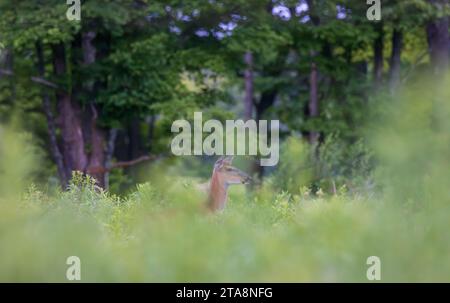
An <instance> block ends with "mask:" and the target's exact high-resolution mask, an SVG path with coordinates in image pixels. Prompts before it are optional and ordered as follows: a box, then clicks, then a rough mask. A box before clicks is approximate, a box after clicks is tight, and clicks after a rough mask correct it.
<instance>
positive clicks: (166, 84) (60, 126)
mask: <svg viewBox="0 0 450 303" xmlns="http://www.w3.org/2000/svg"><path fill="white" fill-rule="evenodd" d="M68 7H69V5H67V4H65V3H63V1H1V2H0V14H1V18H0V19H1V21H0V22H1V25H0V28H1V31H0V35H1V36H0V41H1V44H2V52H1V62H0V65H1V69H0V77H1V78H0V100H1V101H0V119H1V121H2V122H3V123H8V121H9V120H10V119H11V117H17V116H19V117H20V118H19V119H18V120H21V121H22V126H23V128H24V129H25V130H27V131H28V132H31V133H32V134H33V140H34V141H35V142H36V143H37V145H38V146H39V147H40V150H41V152H42V153H44V154H45V157H44V158H43V161H45V165H42V169H41V171H40V172H39V178H40V180H41V182H43V183H46V182H50V183H52V182H53V184H56V183H59V184H61V185H62V186H63V188H65V187H66V186H67V184H68V182H69V180H70V178H71V175H72V172H73V171H81V172H84V173H88V174H90V175H92V176H93V177H95V178H96V179H97V180H98V183H99V185H100V186H101V187H105V188H108V187H109V186H110V184H111V182H112V185H113V188H116V189H117V190H118V189H119V188H121V189H124V188H128V187H129V186H130V185H132V184H134V183H136V182H139V181H142V180H140V179H139V176H138V174H137V173H136V170H137V167H139V166H141V167H142V166H143V165H144V166H145V165H146V166H145V169H147V170H148V169H151V168H149V167H148V164H149V163H151V162H152V161H155V158H157V159H160V158H168V157H171V155H170V149H169V145H170V139H171V137H172V134H171V133H170V125H171V123H172V121H173V120H175V119H179V118H187V119H192V116H193V112H194V111H203V112H204V116H205V119H207V118H216V119H220V120H224V119H227V118H232V119H238V118H243V119H248V118H254V119H257V120H259V119H279V120H280V122H281V124H282V129H281V131H282V137H283V138H287V137H289V136H292V135H294V136H297V137H302V138H303V139H302V140H306V141H308V142H309V143H311V144H313V145H317V143H319V144H318V145H319V146H320V145H321V144H322V143H324V142H327V138H334V139H333V141H335V142H336V144H333V148H335V149H338V150H340V151H341V152H342V153H351V151H349V147H351V146H352V145H353V144H354V143H355V142H359V140H360V139H361V137H362V134H361V131H360V130H361V128H362V126H363V125H364V123H365V121H367V120H368V117H369V116H370V115H372V111H371V110H370V108H371V105H373V104H374V103H375V104H376V103H377V100H378V99H380V97H379V96H380V95H382V96H389V94H391V95H392V94H395V93H396V92H397V91H398V90H399V89H400V88H401V87H402V86H403V85H405V84H407V83H408V82H411V81H414V79H415V78H416V77H417V75H421V74H423V73H429V72H431V73H433V74H435V75H438V74H439V73H441V72H442V71H445V70H446V69H447V65H448V57H449V35H448V5H447V1H445V0H414V1H403V0H400V1H382V20H381V21H380V22H373V21H369V20H367V18H366V11H367V9H368V8H369V7H370V6H369V5H367V4H366V3H365V1H359V0H355V1H335V0H320V1H275V0H274V1H262V0H254V1H253V0H250V1H247V0H245V1H240V0H232V1H218V0H217V1H216V0H214V1H194V0H190V1H158V0H157V1H128V0H126V1H120V0H119V1H102V0H99V1H82V5H81V16H82V17H81V21H80V22H77V21H69V20H67V18H66V11H67V9H68ZM383 98H384V97H383ZM384 110H386V111H389V104H386V108H385V109H384ZM335 142H333V143H335ZM337 145H339V147H338V146H337ZM359 152H362V151H359ZM354 153H358V151H355V152H354ZM349 156H350V155H349ZM316 160H317V159H316ZM329 160H330V159H328V160H327V161H329ZM339 161H341V162H342V161H345V159H336V161H335V162H336V163H329V164H330V165H331V166H333V165H334V166H340V167H343V168H344V170H347V171H348V170H350V169H351V166H352V164H351V163H348V162H349V161H350V162H351V161H352V159H348V161H347V163H341V162H339ZM249 165H250V166H249V169H250V170H251V171H253V174H254V175H258V176H259V177H260V178H261V177H263V176H264V175H265V174H266V175H267V174H268V173H270V172H267V171H266V172H264V171H262V168H258V167H255V166H254V165H253V166H252V165H251V164H249ZM316 166H317V167H316V168H315V171H316V172H315V178H313V179H314V180H313V182H315V183H317V182H320V180H321V179H323V178H326V177H329V176H330V174H331V175H333V177H334V178H335V179H339V178H341V179H342V178H348V177H350V176H349V175H348V174H349V173H348V172H343V171H336V170H335V169H333V168H330V169H328V172H327V173H325V172H323V169H321V167H320V166H321V165H320V164H317V165H316ZM320 171H322V172H320ZM324 174H325V175H324ZM335 182H338V181H335Z"/></svg>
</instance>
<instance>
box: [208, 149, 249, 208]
mask: <svg viewBox="0 0 450 303" xmlns="http://www.w3.org/2000/svg"><path fill="white" fill-rule="evenodd" d="M232 161H233V156H225V157H220V158H219V160H217V161H216V163H215V164H214V170H213V173H212V176H211V181H210V185H209V197H208V207H209V209H210V210H212V211H216V210H221V209H223V208H224V207H225V204H226V202H227V190H228V186H230V185H233V184H249V183H250V181H251V178H250V176H249V175H247V174H246V173H244V172H243V171H241V170H240V169H238V168H236V167H233V166H232V165H231V163H232Z"/></svg>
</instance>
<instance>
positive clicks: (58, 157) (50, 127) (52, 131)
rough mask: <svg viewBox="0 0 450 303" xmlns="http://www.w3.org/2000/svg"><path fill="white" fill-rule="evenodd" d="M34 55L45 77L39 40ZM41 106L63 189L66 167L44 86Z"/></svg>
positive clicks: (67, 180)
mask: <svg viewBox="0 0 450 303" xmlns="http://www.w3.org/2000/svg"><path fill="white" fill-rule="evenodd" d="M36 57H37V69H38V73H39V76H40V77H42V78H45V61H44V52H43V49H42V44H41V42H40V41H38V42H36ZM42 107H43V110H44V114H45V117H46V119H47V132H48V137H49V143H50V152H51V154H52V157H53V160H54V161H55V164H56V168H57V170H58V176H59V181H60V183H61V187H62V188H63V189H65V188H66V187H67V185H68V182H69V176H68V175H67V173H66V168H65V167H64V158H63V155H62V154H61V151H60V149H59V146H58V140H57V136H56V122H55V118H54V116H53V111H52V106H51V102H50V96H49V95H48V93H47V91H46V90H45V88H42Z"/></svg>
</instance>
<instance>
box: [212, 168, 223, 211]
mask: <svg viewBox="0 0 450 303" xmlns="http://www.w3.org/2000/svg"><path fill="white" fill-rule="evenodd" d="M227 192H228V185H227V184H226V182H225V181H223V180H221V179H220V178H219V176H218V175H217V174H215V173H213V175H212V176H211V181H210V183H209V194H208V207H209V208H210V209H211V210H212V211H217V210H222V209H223V208H224V207H225V204H226V203H227Z"/></svg>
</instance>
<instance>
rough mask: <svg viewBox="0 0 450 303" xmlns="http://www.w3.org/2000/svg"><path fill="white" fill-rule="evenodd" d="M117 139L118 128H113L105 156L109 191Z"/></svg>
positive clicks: (106, 187) (106, 185)
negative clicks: (110, 172) (110, 173)
mask: <svg viewBox="0 0 450 303" xmlns="http://www.w3.org/2000/svg"><path fill="white" fill-rule="evenodd" d="M116 138H117V128H111V129H110V130H109V137H108V144H107V146H106V155H105V167H106V170H107V172H106V173H105V189H109V170H110V169H111V164H112V158H113V155H114V149H115V142H116Z"/></svg>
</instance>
